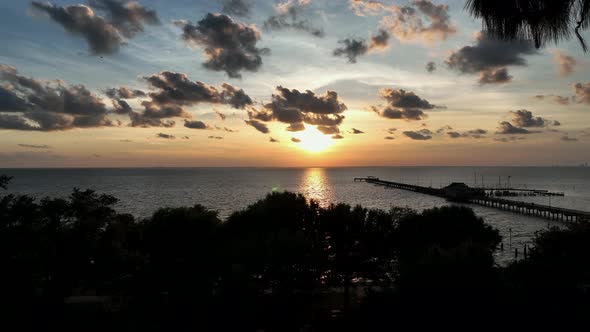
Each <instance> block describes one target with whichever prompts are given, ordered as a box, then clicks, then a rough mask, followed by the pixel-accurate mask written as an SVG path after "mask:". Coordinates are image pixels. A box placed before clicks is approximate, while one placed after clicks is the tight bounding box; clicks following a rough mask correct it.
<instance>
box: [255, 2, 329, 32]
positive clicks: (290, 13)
mask: <svg viewBox="0 0 590 332" xmlns="http://www.w3.org/2000/svg"><path fill="white" fill-rule="evenodd" d="M310 3H311V0H287V1H285V2H283V3H279V4H277V5H276V6H275V15H272V16H270V17H269V18H268V19H266V20H265V21H264V23H263V27H264V29H265V30H284V29H292V30H299V31H304V32H307V33H309V34H311V35H312V36H315V37H323V36H324V30H323V29H321V28H316V27H314V26H313V24H312V23H311V22H310V20H309V19H308V18H303V19H302V18H301V16H302V14H303V13H302V12H303V11H304V10H305V8H306V7H307V5H309V4H310Z"/></svg>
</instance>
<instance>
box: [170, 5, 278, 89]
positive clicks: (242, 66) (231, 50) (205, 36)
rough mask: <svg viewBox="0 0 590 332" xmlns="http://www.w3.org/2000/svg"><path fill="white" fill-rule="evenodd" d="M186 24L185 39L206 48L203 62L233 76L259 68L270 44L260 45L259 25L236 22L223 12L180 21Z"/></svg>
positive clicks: (183, 35) (184, 25)
mask: <svg viewBox="0 0 590 332" xmlns="http://www.w3.org/2000/svg"><path fill="white" fill-rule="evenodd" d="M175 24H176V25H177V26H179V27H180V28H182V39H183V40H184V41H185V42H187V43H188V44H190V45H195V46H201V47H203V49H204V54H205V56H206V61H205V62H204V63H203V66H204V67H205V68H207V69H209V70H213V71H225V72H226V73H227V75H228V76H229V77H232V78H241V77H242V75H241V72H242V71H244V70H247V71H252V72H255V71H258V69H259V68H260V66H262V55H265V54H268V53H269V50H268V49H266V48H258V47H257V46H256V44H257V43H258V41H259V40H260V32H259V31H258V30H257V29H256V27H255V26H250V25H245V24H243V23H239V22H235V21H234V20H232V18H231V17H229V16H227V15H223V14H211V13H209V14H207V15H206V16H205V18H203V19H202V20H200V21H199V22H198V23H197V24H192V23H191V22H188V21H176V22H175Z"/></svg>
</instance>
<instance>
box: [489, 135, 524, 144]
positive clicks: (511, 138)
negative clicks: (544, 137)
mask: <svg viewBox="0 0 590 332" xmlns="http://www.w3.org/2000/svg"><path fill="white" fill-rule="evenodd" d="M523 140H525V138H524V137H517V136H509V137H496V138H494V141H496V142H501V143H510V142H518V141H523Z"/></svg>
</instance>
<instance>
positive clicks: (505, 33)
mask: <svg viewBox="0 0 590 332" xmlns="http://www.w3.org/2000/svg"><path fill="white" fill-rule="evenodd" d="M465 8H466V9H467V10H468V11H469V12H470V14H471V15H472V16H474V17H476V18H481V19H483V27H484V30H487V31H488V32H490V33H491V34H492V35H493V36H495V37H498V38H500V39H529V40H533V41H534V42H535V46H536V47H537V48H539V47H541V46H543V45H545V44H546V43H548V42H559V41H562V40H567V39H569V38H571V36H572V33H574V34H575V35H576V37H577V38H578V40H579V41H580V44H581V45H582V49H583V50H584V52H586V51H587V50H588V46H587V44H586V41H585V40H584V38H583V37H582V35H581V34H580V30H582V29H587V28H588V27H589V26H590V21H589V19H590V18H589V17H588V16H589V14H590V0H559V1H556V0H513V1H497V0H467V3H466V4H465Z"/></svg>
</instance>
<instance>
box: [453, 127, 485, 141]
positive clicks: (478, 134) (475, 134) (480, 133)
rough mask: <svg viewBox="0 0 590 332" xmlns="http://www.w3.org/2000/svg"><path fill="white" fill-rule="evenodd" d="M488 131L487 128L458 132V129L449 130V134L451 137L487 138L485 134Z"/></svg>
mask: <svg viewBox="0 0 590 332" xmlns="http://www.w3.org/2000/svg"><path fill="white" fill-rule="evenodd" d="M487 133H488V131H487V130H485V129H473V130H468V131H465V132H462V133H460V132H457V131H448V132H447V136H449V137H450V138H476V139H478V138H485V135H486V134H487Z"/></svg>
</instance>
